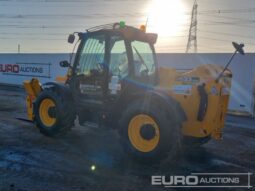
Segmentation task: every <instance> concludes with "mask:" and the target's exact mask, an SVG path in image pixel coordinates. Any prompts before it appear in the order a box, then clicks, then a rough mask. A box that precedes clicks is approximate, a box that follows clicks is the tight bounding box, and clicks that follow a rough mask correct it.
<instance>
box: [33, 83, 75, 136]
mask: <svg viewBox="0 0 255 191" xmlns="http://www.w3.org/2000/svg"><path fill="white" fill-rule="evenodd" d="M34 115H35V123H36V126H37V127H38V128H39V129H40V132H41V133H43V134H44V135H47V136H55V135H58V134H60V133H64V132H66V131H68V130H69V129H70V128H71V127H72V126H73V124H74V120H75V110H74V106H73V103H72V100H71V98H70V97H67V95H65V94H61V93H60V92H58V91H57V89H55V88H47V89H44V90H43V91H42V92H41V93H40V94H39V96H38V97H37V98H36V100H35V103H34Z"/></svg>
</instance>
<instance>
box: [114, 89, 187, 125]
mask: <svg viewBox="0 0 255 191" xmlns="http://www.w3.org/2000/svg"><path fill="white" fill-rule="evenodd" d="M144 99H149V101H150V103H151V104H156V105H157V106H159V107H160V108H161V109H162V111H165V112H167V114H169V115H173V114H174V115H175V116H174V118H175V119H176V121H177V122H179V123H182V122H184V121H186V119H187V117H186V114H185V112H184V111H183V109H182V107H181V105H180V104H179V102H177V101H176V100H175V99H174V98H172V97H171V96H170V95H169V94H167V93H166V92H164V91H158V90H148V91H146V92H142V93H136V94H133V96H132V97H131V98H130V99H129V100H128V101H126V103H127V104H128V103H132V102H134V101H136V100H137V101H138V100H144ZM117 105H118V104H117Z"/></svg>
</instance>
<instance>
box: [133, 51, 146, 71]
mask: <svg viewBox="0 0 255 191" xmlns="http://www.w3.org/2000/svg"><path fill="white" fill-rule="evenodd" d="M132 47H133V48H134V50H135V52H136V54H137V55H138V57H139V59H140V61H141V63H142V64H143V65H144V66H145V68H146V70H147V71H148V72H149V68H148V66H147V65H146V64H145V62H144V59H143V57H142V56H141V54H140V53H139V52H138V50H137V49H136V47H134V46H132Z"/></svg>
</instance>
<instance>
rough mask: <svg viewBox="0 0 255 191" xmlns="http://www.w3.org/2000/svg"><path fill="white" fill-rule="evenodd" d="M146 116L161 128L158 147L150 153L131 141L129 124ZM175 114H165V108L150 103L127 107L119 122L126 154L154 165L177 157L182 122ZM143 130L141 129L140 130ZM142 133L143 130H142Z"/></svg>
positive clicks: (144, 102) (145, 102)
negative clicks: (133, 119) (138, 117)
mask: <svg viewBox="0 0 255 191" xmlns="http://www.w3.org/2000/svg"><path fill="white" fill-rule="evenodd" d="M140 114H145V115H148V116H150V117H151V118H153V119H154V120H155V122H156V124H157V125H158V128H159V141H158V144H157V146H156V147H155V148H154V149H153V150H151V151H148V152H142V151H140V150H138V149H137V148H136V147H135V146H133V144H132V143H131V141H130V139H129V132H128V128H129V125H130V124H129V123H130V122H131V120H132V118H134V117H135V116H138V115H140ZM174 116H175V114H174V113H173V114H169V113H167V112H165V110H164V108H162V107H159V106H155V105H153V104H151V103H150V102H148V101H143V102H135V103H133V104H131V105H130V106H128V107H127V109H126V110H125V111H124V112H123V113H122V117H121V119H120V121H119V126H120V127H119V134H120V140H121V143H122V145H123V147H124V150H125V151H126V153H128V154H129V155H130V156H131V157H133V158H134V159H136V160H138V162H143V163H152V162H156V161H160V160H162V159H166V158H168V159H169V158H172V157H174V156H176V153H177V151H178V150H179V148H180V137H181V136H180V130H181V129H180V128H181V127H180V125H181V124H180V122H178V121H177V120H176V118H175V117H174ZM140 129H141V128H140ZM140 132H141V130H140Z"/></svg>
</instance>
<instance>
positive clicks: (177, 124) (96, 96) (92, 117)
mask: <svg viewBox="0 0 255 191" xmlns="http://www.w3.org/2000/svg"><path fill="white" fill-rule="evenodd" d="M75 35H77V36H78V37H79V39H78V40H77V43H79V46H78V50H77V53H76V55H75V59H74V62H73V63H72V64H71V61H70V62H68V61H62V62H60V65H61V66H62V67H68V72H67V76H66V79H65V83H57V82H48V83H45V84H43V85H40V83H39V81H38V80H37V79H32V80H30V81H25V82H24V86H25V89H26V91H27V94H28V96H27V111H28V118H29V120H31V121H33V122H34V123H35V124H36V126H37V127H38V128H39V129H40V131H41V132H42V133H43V134H45V135H47V136H55V135H58V134H60V133H64V132H66V131H68V130H70V129H71V128H72V127H73V126H74V121H75V119H76V117H77V118H78V120H79V123H80V124H81V125H83V124H86V122H94V123H97V124H99V126H104V127H110V128H114V129H117V130H118V132H119V134H120V137H121V142H122V144H123V145H124V148H125V149H126V151H127V152H129V153H131V154H132V156H135V157H138V158H140V159H142V160H145V161H146V160H147V161H148V160H152V161H153V160H154V159H155V160H158V159H162V158H164V157H166V156H167V155H169V153H170V154H172V153H174V152H173V151H175V150H176V148H178V147H179V145H180V143H183V144H186V145H201V144H203V143H206V142H207V141H208V140H210V139H211V138H214V139H220V138H221V136H222V129H223V127H224V119H225V115H226V112H227V107H228V100H229V94H230V86H231V77H232V74H231V71H230V70H228V69H227V66H228V65H229V63H230V62H231V60H232V58H233V57H234V55H235V54H236V53H237V52H239V53H241V54H244V52H243V49H242V48H243V46H244V45H243V44H241V45H239V44H237V43H233V45H234V47H235V48H236V52H235V53H234V54H233V56H232V57H231V59H230V61H229V63H228V64H227V66H226V67H225V68H224V69H223V68H222V67H220V66H217V65H201V66H198V67H196V68H194V69H193V70H191V71H188V72H177V71H176V70H175V69H173V68H172V69H169V68H159V67H158V65H157V59H156V54H155V49H154V44H155V43H156V41H157V34H153V33H146V31H145V27H144V26H143V27H141V29H137V28H134V27H131V26H127V25H125V23H124V22H120V23H115V24H111V25H103V26H99V27H94V28H91V29H89V30H87V31H86V32H79V33H74V34H71V35H70V36H69V38H68V42H69V43H73V42H74V41H75Z"/></svg>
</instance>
